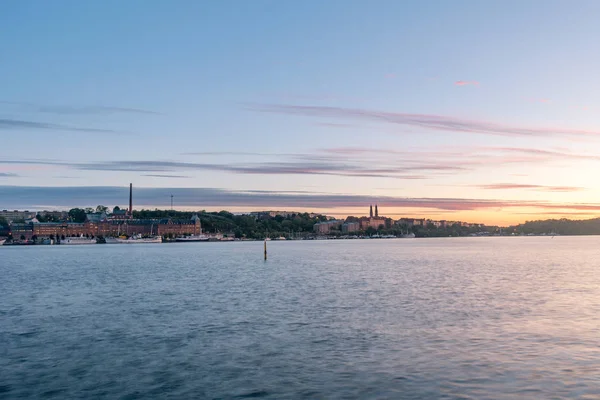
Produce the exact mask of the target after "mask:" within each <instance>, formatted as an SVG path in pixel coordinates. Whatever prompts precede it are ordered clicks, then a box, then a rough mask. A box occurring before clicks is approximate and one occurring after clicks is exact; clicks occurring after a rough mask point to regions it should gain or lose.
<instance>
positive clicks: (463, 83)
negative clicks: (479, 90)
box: [454, 81, 479, 86]
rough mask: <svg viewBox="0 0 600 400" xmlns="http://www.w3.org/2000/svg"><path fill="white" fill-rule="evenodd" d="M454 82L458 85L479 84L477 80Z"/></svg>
mask: <svg viewBox="0 0 600 400" xmlns="http://www.w3.org/2000/svg"><path fill="white" fill-rule="evenodd" d="M454 84H455V85H456V86H467V85H473V86H479V82H477V81H456V82H454Z"/></svg>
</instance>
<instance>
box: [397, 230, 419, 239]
mask: <svg viewBox="0 0 600 400" xmlns="http://www.w3.org/2000/svg"><path fill="white" fill-rule="evenodd" d="M400 237H401V238H403V239H414V238H415V234H414V233H412V232H410V233H403V234H402V235H400Z"/></svg>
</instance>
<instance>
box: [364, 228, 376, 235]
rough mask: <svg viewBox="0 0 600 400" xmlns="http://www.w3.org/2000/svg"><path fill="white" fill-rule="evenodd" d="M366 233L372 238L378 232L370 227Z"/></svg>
mask: <svg viewBox="0 0 600 400" xmlns="http://www.w3.org/2000/svg"><path fill="white" fill-rule="evenodd" d="M365 233H366V234H367V235H368V236H372V235H374V234H376V233H377V230H375V228H373V227H372V226H370V227H368V228H367V230H366V231H365Z"/></svg>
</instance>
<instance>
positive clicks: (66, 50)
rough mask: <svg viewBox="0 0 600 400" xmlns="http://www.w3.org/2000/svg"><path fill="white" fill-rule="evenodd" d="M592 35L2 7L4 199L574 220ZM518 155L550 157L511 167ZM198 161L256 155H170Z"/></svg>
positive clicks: (398, 18)
mask: <svg viewBox="0 0 600 400" xmlns="http://www.w3.org/2000/svg"><path fill="white" fill-rule="evenodd" d="M599 18H600V2H598V1H593V0H590V1H541V0H540V1H533V0H531V1H523V0H521V1H495V2H492V1H453V2H450V1H413V2H403V1H395V0H390V1H383V0H380V1H351V0H343V1H341V0H340V1H332V0H330V1H295V2H292V1H241V0H240V1H213V2H208V1H183V0H179V1H151V0H144V1H142V0H139V1H133V0H130V1H116V0H107V1H102V2H100V1H96V2H92V1H59V0H54V1H12V2H5V3H4V4H2V5H0V27H1V35H0V50H1V53H0V54H1V57H2V58H1V62H0V87H1V88H2V90H1V91H0V102H2V103H0V140H1V145H0V146H1V147H0V185H4V186H11V185H16V186H31V187H38V186H52V187H57V186H123V187H124V186H126V185H127V184H128V183H129V182H130V181H132V182H134V183H135V185H136V186H139V187H158V188H160V187H165V188H181V187H186V188H217V189H228V190H269V191H273V192H278V191H292V190H304V191H311V192H319V193H335V194H354V195H363V196H367V197H368V196H373V197H374V198H380V197H425V198H440V197H444V198H448V197H452V198H465V199H488V200H515V201H520V200H527V201H543V202H553V203H556V204H564V205H565V207H564V208H562V209H560V212H564V213H565V215H568V214H569V213H571V214H572V215H576V213H580V212H581V210H579V209H578V208H577V207H571V205H572V204H574V203H593V202H594V201H595V199H596V198H597V196H598V195H600V190H599V189H600V188H599V187H598V184H597V183H596V182H595V181H594V180H593V179H592V178H593V176H594V173H593V171H594V170H595V169H597V166H598V160H597V159H595V158H594V157H595V155H596V154H600V146H599V145H598V140H597V139H595V137H598V136H599V133H598V132H600V120H599V116H600V99H599V96H600V95H599V94H598V90H597V89H598V88H599V87H600V78H599V75H598V73H597V71H599V70H600V53H599V52H598V51H597V43H596V42H597V38H598V37H600V25H598V20H599ZM461 81H462V82H468V83H469V84H465V85H459V84H457V82H461ZM290 106H293V107H290ZM125 109H127V110H125ZM131 109H135V110H144V111H152V112H153V113H146V112H133V110H131ZM382 113H389V114H385V115H384V116H383V117H382ZM391 114H393V115H391ZM397 114H401V116H400V117H398V115H397ZM412 114H419V115H420V116H419V117H418V118H416V119H417V120H418V121H415V120H414V118H413V117H411V116H410V115H412ZM440 116H442V117H444V119H443V121H440V120H439V118H440ZM397 117H398V118H400V120H398V119H396V118H397ZM432 118H433V119H434V120H435V122H431V119H432ZM423 119H425V120H426V122H425V123H424V122H423ZM457 121H458V122H459V123H458V124H457ZM472 121H477V124H476V125H472ZM481 123H485V124H487V125H485V126H482V125H481ZM492 123H493V124H499V125H500V128H498V129H488V128H489V124H492ZM465 124H466V125H468V128H465ZM441 126H443V128H440V127H441ZM65 127H68V128H71V130H67V129H65ZM454 127H457V128H456V129H454ZM72 128H77V130H74V129H72ZM90 129H99V130H106V131H105V132H99V131H90ZM514 129H518V130H519V132H517V133H515V131H514ZM526 129H534V130H536V129H538V131H535V132H533V133H532V132H531V131H526ZM539 130H541V131H539ZM577 130H585V131H590V132H592V133H585V134H581V133H578V132H574V131H577ZM490 131H493V132H491V133H490ZM346 147H351V148H359V149H363V151H362V152H360V153H356V152H354V153H352V154H349V153H348V151H347V149H346V151H343V152H342V153H340V148H346ZM492 147H493V148H494V149H493V150H492V149H490V148H492ZM506 148H511V149H512V150H507V149H506ZM326 149H337V150H336V151H337V152H336V153H332V152H331V151H326ZM364 149H369V150H376V151H372V152H371V151H370V152H364ZM501 149H503V150H501ZM515 149H517V150H515ZM518 149H521V151H519V150H518ZM523 149H526V150H527V151H526V152H523ZM532 149H538V150H540V149H542V150H549V151H552V152H559V153H560V154H558V155H557V154H554V155H547V156H548V158H543V159H542V160H540V159H537V158H534V159H530V158H527V159H523V160H521V159H516V160H515V157H517V156H518V157H523V156H524V155H527V156H532V155H533V154H534V153H533V152H532V151H531V150H532ZM377 150H386V151H387V153H382V152H378V151H377ZM407 151H408V152H409V153H410V154H403V155H399V154H398V153H399V152H407ZM206 152H210V153H219V152H228V153H231V152H234V153H261V154H258V155H257V154H255V155H249V154H213V155H206V154H203V155H199V154H196V155H189V154H182V153H206ZM415 152H417V153H415ZM418 152H422V153H423V154H422V155H419V153H418ZM440 152H441V153H443V154H442V155H440ZM448 152H452V153H455V154H453V155H450V154H447V153H448ZM486 152H491V153H493V154H495V155H496V156H497V157H498V161H497V162H495V163H494V164H493V165H487V164H488V163H487V160H489V158H488V156H487V155H486ZM277 154H282V155H281V156H275V155H277ZM340 154H344V155H343V156H341V155H340ZM582 154H583V157H575V155H579V156H581V155H582ZM332 155H335V156H332ZM461 155H464V157H462V156H461ZM476 157H479V158H478V159H470V158H476ZM536 157H537V156H536ZM32 160H36V161H35V162H37V164H23V163H22V162H23V161H32ZM466 160H468V161H470V162H469V163H466V164H465V161H466ZM156 161H161V162H170V163H173V162H175V163H178V164H168V165H167V164H161V165H160V166H159V167H157V166H156V165H155V164H150V163H149V162H156ZM111 162H120V164H119V165H118V168H115V165H114V164H110V163H111ZM131 162H141V164H136V165H135V166H134V167H132V165H130V164H127V163H131ZM419 162H425V163H426V164H427V165H425V167H427V166H430V165H431V164H432V163H433V164H439V163H442V164H443V168H439V169H437V170H432V169H430V170H427V169H422V168H421V167H423V166H424V165H423V164H422V163H421V164H419ZM182 163H195V164H201V165H194V166H190V165H188V164H182ZM409 165H413V166H414V170H413V171H411V172H410V173H409V172H406V171H402V172H401V173H400V172H398V168H400V169H401V168H403V167H406V166H409ZM384 167H385V168H384ZM438 167H439V165H438ZM449 167H452V168H449ZM132 168H135V171H131V169H132ZM390 168H391V169H394V171H390ZM114 169H119V171H114ZM374 169H377V171H373V170H374ZM382 169H385V170H386V171H381V170H382ZM123 170H129V171H123ZM267 170H268V173H265V171H267ZM249 172H252V173H249ZM348 174H351V175H352V176H348ZM148 175H171V176H173V177H170V178H168V177H158V176H148ZM340 175H342V176H340ZM175 176H185V177H184V178H176V177H175ZM408 178H410V179H408ZM416 178H418V179H416ZM508 184H515V185H530V186H531V185H538V186H543V187H526V186H522V187H517V188H514V187H510V188H509V187H508ZM484 185H497V186H494V187H492V188H490V187H488V188H483V187H482V186H484ZM502 185H504V186H502ZM3 197H4V198H2V199H0V209H1V208H7V207H11V208H14V207H19V204H16V202H17V200H16V199H17V197H13V198H11V195H10V191H8V190H7V189H5V195H4V196H3ZM19 201H24V200H23V199H22V198H19ZM326 201H327V200H326V199H325V200H324V204H323V208H325V207H326V206H327V204H326V203H325V202H326ZM165 203H166V202H165ZM199 204H200V203H199ZM36 205H48V206H52V205H51V204H47V203H46V202H44V200H43V199H39V200H38V203H35V202H34V204H27V206H29V207H33V206H36ZM74 205H75V204H74ZM202 205H203V206H206V204H205V203H203V204H202ZM278 205H281V206H282V207H283V206H285V205H286V204H285V203H283V204H278V203H277V201H276V200H274V201H271V202H269V201H266V202H265V208H272V207H275V206H278ZM61 206H62V204H61ZM186 206H194V204H186ZM257 206H258V205H256V204H253V208H256V207H257ZM208 207H209V208H210V205H208ZM214 207H216V208H218V207H219V204H214ZM239 207H240V208H244V205H243V204H240V205H239ZM348 207H350V206H348ZM204 208H206V207H204ZM313 208H314V207H313ZM346 209H348V210H349V209H350V208H343V207H340V208H339V209H338V210H337V212H340V213H343V212H345V210H346ZM599 209H600V208H599ZM417 211H418V210H416V209H415V208H414V207H413V208H411V209H409V210H402V209H401V207H400V208H397V209H395V211H394V212H395V213H396V214H403V213H405V212H413V213H415V212H417ZM463 211H464V210H463ZM472 211H480V212H481V213H480V215H475V214H472V216H471V217H469V218H470V219H477V218H483V219H486V218H487V219H489V213H490V212H491V211H492V210H489V209H484V208H482V209H477V210H469V212H472ZM496 211H497V210H496ZM529 211H531V214H532V215H533V214H535V213H537V212H546V211H547V210H546V209H539V210H533V209H532V210H529ZM529 211H527V212H529ZM588 211H590V210H588ZM592 211H593V212H595V211H596V210H591V211H590V212H592ZM507 213H509V212H508V211H507ZM515 215H521V214H513V215H512V216H507V217H506V219H507V220H513V219H516V218H521V217H517V216H515ZM457 217H465V213H464V212H463V213H462V214H460V213H458V214H457Z"/></svg>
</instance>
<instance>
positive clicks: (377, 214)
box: [375, 204, 379, 217]
mask: <svg viewBox="0 0 600 400" xmlns="http://www.w3.org/2000/svg"><path fill="white" fill-rule="evenodd" d="M375 216H376V217H379V211H378V210H377V204H375Z"/></svg>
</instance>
